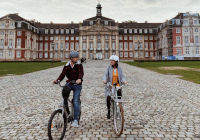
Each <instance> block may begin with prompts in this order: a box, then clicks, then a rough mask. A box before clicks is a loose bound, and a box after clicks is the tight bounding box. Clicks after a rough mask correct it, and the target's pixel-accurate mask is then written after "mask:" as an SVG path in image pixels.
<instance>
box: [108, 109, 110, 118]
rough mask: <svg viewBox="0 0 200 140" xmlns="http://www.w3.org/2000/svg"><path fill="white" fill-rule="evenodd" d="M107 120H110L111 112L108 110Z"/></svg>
mask: <svg viewBox="0 0 200 140" xmlns="http://www.w3.org/2000/svg"><path fill="white" fill-rule="evenodd" d="M107 119H110V110H108V114H107Z"/></svg>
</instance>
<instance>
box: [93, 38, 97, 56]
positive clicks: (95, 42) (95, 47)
mask: <svg viewBox="0 0 200 140" xmlns="http://www.w3.org/2000/svg"><path fill="white" fill-rule="evenodd" d="M96 49H97V35H94V53H93V57H94V58H96Z"/></svg>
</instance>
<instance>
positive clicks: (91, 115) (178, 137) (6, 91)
mask: <svg viewBox="0 0 200 140" xmlns="http://www.w3.org/2000/svg"><path fill="white" fill-rule="evenodd" d="M108 65H109V61H87V64H86V65H85V64H84V70H85V76H84V84H83V90H82V97H81V99H82V118H81V122H80V125H79V128H72V129H70V130H69V131H67V132H66V135H65V139H76V140H89V139H93V140H98V139H102V140H104V139H105V140H107V139H113V140H114V139H118V140H124V139H127V140H128V139H130V140H199V139H200V85H199V84H195V83H192V82H188V81H184V80H181V79H179V78H177V76H174V75H162V74H158V73H155V72H152V71H149V70H145V69H141V68H137V67H133V66H130V65H127V64H123V63H120V66H121V67H122V68H123V70H124V75H125V76H126V79H127V81H128V86H127V90H126V93H125V94H124V98H125V101H127V102H126V103H125V104H124V111H125V113H124V114H125V125H124V132H123V134H122V135H121V136H120V137H117V136H116V135H115V134H114V130H113V122H112V121H111V120H107V119H106V117H105V116H106V106H105V99H104V85H103V84H102V76H103V72H104V71H105V69H106V66H108ZM61 70H62V67H57V68H52V69H48V70H42V71H38V72H34V73H29V74H24V75H20V76H10V77H5V78H3V79H0V139H14V140H15V139H37V140H38V139H48V137H47V124H48V120H49V117H50V114H51V113H52V112H53V110H54V109H55V108H57V106H58V105H59V103H60V101H61V94H60V93H61V89H60V87H58V86H56V85H54V86H53V85H52V81H53V80H54V79H56V78H57V77H58V76H59V74H60V72H61ZM63 84H64V82H63Z"/></svg>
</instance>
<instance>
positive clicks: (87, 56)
mask: <svg viewBox="0 0 200 140" xmlns="http://www.w3.org/2000/svg"><path fill="white" fill-rule="evenodd" d="M86 38H87V42H86V58H87V59H89V58H90V57H89V55H88V49H89V36H88V35H87V36H86Z"/></svg>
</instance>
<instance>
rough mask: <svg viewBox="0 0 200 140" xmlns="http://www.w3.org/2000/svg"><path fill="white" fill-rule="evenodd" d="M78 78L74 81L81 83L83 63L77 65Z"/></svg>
mask: <svg viewBox="0 0 200 140" xmlns="http://www.w3.org/2000/svg"><path fill="white" fill-rule="evenodd" d="M78 73H79V74H78V80H77V81H76V83H77V84H80V83H81V79H83V76H84V71H83V65H82V64H80V65H79V66H78Z"/></svg>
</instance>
